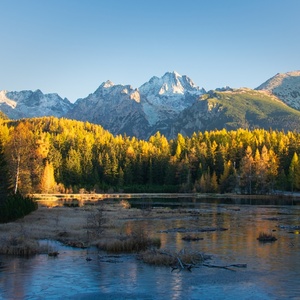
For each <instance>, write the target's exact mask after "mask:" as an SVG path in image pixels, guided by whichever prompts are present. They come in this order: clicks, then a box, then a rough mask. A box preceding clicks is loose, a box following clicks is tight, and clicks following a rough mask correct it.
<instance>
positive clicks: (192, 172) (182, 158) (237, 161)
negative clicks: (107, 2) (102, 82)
mask: <svg viewBox="0 0 300 300" xmlns="http://www.w3.org/2000/svg"><path fill="white" fill-rule="evenodd" d="M0 142H1V145H2V149H3V155H1V156H2V158H3V159H4V160H5V162H6V165H7V172H5V171H3V170H4V169H3V168H4V167H3V166H2V164H0V168H1V170H0V171H1V174H2V176H3V174H5V175H6V176H8V177H9V181H10V184H11V186H12V188H13V190H14V191H15V192H16V191H20V193H21V194H23V195H27V194H30V193H71V192H73V193H78V192H79V193H81V192H87V191H88V192H205V193H207V192H211V193H215V192H221V193H228V192H237V193H242V194H266V193H271V192H274V191H276V190H290V191H296V190H300V162H299V154H300V134H299V133H296V132H287V133H285V132H283V131H272V130H269V131H267V130H263V129H255V130H253V131H249V130H244V129H238V130H233V131H227V130H225V129H223V130H215V131H211V132H198V133H194V134H192V135H191V136H190V137H184V136H183V135H181V134H178V135H177V137H176V138H175V139H172V140H167V139H166V138H165V137H164V136H163V135H161V134H160V133H159V132H157V133H156V134H154V135H153V136H151V137H150V138H149V140H148V141H144V140H138V139H137V138H135V137H128V136H126V135H124V136H121V135H118V136H113V135H112V134H110V133H109V132H108V131H106V130H104V129H103V128H102V127H101V126H99V125H93V124H90V123H87V122H85V123H84V122H79V121H73V120H68V119H63V118H62V119H58V118H55V117H43V118H34V119H25V120H19V121H9V120H2V121H1V123H0Z"/></svg>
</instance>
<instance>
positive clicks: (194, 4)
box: [0, 0, 300, 102]
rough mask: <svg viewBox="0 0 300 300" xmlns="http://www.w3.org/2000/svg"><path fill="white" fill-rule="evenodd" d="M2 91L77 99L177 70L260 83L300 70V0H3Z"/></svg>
mask: <svg viewBox="0 0 300 300" xmlns="http://www.w3.org/2000/svg"><path fill="white" fill-rule="evenodd" d="M0 8H1V17H0V41H1V45H0V89H6V90H9V91H20V90H26V89H31V90H36V89H41V90H42V91H43V92H44V93H54V92H55V93H58V94H59V95H60V96H61V97H67V98H68V99H69V100H71V101H72V102H73V101H75V100H76V99H78V98H82V97H86V96H87V95H88V94H89V93H92V92H94V91H95V90H96V89H97V87H98V86H99V85H100V84H101V83H102V82H103V81H106V80H108V79H110V80H111V81H113V82H114V83H116V84H131V85H132V86H133V87H135V88H137V87H139V86H140V85H141V84H143V83H144V82H146V81H148V80H149V79H150V78H151V77H152V76H154V75H155V76H159V77H160V76H162V75H163V74H164V73H165V72H167V71H177V72H178V73H180V74H181V75H188V76H189V77H190V78H191V79H192V80H193V81H194V82H195V83H196V84H197V85H199V86H200V87H204V88H205V89H214V88H217V87H222V86H225V85H229V86H231V87H234V88H238V87H243V86H247V87H250V88H255V87H257V86H258V85H260V84H261V83H263V82H264V81H266V80H267V79H268V78H270V77H271V76H273V75H275V74H276V73H284V72H288V71H294V70H299V69H300V21H299V12H300V0H184V1H183V0H181V1H176V0H151V1H146V0H145V1H144V0H105V1H104V0H80V1H79V0H26V1H25V0H0Z"/></svg>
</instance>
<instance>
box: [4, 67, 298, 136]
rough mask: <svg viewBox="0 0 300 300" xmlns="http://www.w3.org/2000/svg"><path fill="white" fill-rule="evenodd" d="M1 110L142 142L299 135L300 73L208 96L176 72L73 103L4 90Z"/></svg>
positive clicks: (106, 86)
mask: <svg viewBox="0 0 300 300" xmlns="http://www.w3.org/2000/svg"><path fill="white" fill-rule="evenodd" d="M0 110H1V111H2V112H3V113H4V114H6V115H7V116H8V117H9V118H10V119H19V118H32V117H41V116H51V115H52V116H56V117H65V118H70V119H75V120H80V121H88V122H91V123H95V124H100V125H102V126H103V127H104V128H105V129H107V130H109V131H110V132H111V133H113V134H115V135H116V134H126V135H128V136H135V137H137V138H141V139H148V138H149V137H150V136H151V135H153V134H154V133H156V132H157V131H160V132H161V133H162V134H164V135H165V136H166V137H168V138H174V137H175V136H176V135H177V134H178V133H182V134H184V135H190V134H192V133H193V132H195V131H205V130H213V129H222V128H226V129H229V130H230V129H233V130H234V129H238V128H247V129H255V128H265V129H270V128H272V129H278V130H297V131H300V122H299V120H300V112H299V110H300V71H294V72H288V73H284V74H276V75H275V76H273V77H272V78H270V79H268V80H267V81H266V82H265V83H263V84H261V85H260V86H259V87H257V88H256V89H255V90H252V89H247V88H243V89H232V88H230V87H223V88H222V87H221V88H217V89H216V90H214V91H206V90H205V89H204V88H200V87H198V86H197V85H196V84H195V83H194V82H193V80H192V79H190V78H189V77H188V76H186V75H183V76H181V75H180V74H179V73H177V72H176V71H174V72H166V73H165V74H164V75H163V76H162V77H157V76H153V77H152V78H151V79H150V80H149V81H148V82H146V83H144V84H143V85H141V86H140V87H139V88H133V87H132V86H131V85H121V84H114V83H113V82H112V81H110V80H107V81H106V82H103V83H102V84H100V86H99V87H98V88H97V89H96V90H95V92H93V93H91V94H89V95H88V96H87V97H85V98H80V99H78V100H77V101H76V102H75V103H74V104H73V103H71V102H70V101H69V100H68V99H62V98H61V97H60V96H59V95H58V94H55V93H53V94H43V93H42V92H41V91H40V90H36V91H20V92H8V91H4V90H3V91H0Z"/></svg>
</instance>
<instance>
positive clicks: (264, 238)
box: [257, 231, 277, 242]
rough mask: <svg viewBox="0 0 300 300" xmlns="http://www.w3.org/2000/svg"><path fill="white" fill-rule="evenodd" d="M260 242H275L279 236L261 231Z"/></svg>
mask: <svg viewBox="0 0 300 300" xmlns="http://www.w3.org/2000/svg"><path fill="white" fill-rule="evenodd" d="M257 239H258V240H259V241H260V242H275V241H277V238H276V237H275V236H274V235H273V234H272V233H267V232H264V231H261V232H260V233H259V236H258V238H257Z"/></svg>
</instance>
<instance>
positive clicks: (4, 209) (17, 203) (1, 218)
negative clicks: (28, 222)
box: [0, 193, 38, 223]
mask: <svg viewBox="0 0 300 300" xmlns="http://www.w3.org/2000/svg"><path fill="white" fill-rule="evenodd" d="M37 208H38V204H37V202H35V201H34V200H33V199H32V198H30V197H24V196H22V195H21V194H19V193H17V194H12V195H9V196H7V198H6V199H5V201H4V202H3V203H1V207H0V223H8V222H11V221H15V220H17V219H19V218H23V217H24V216H26V215H27V214H29V213H31V212H32V211H34V210H36V209H37Z"/></svg>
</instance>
